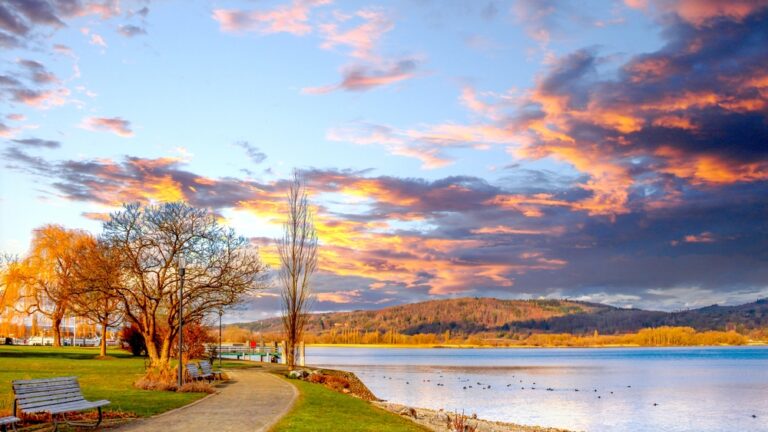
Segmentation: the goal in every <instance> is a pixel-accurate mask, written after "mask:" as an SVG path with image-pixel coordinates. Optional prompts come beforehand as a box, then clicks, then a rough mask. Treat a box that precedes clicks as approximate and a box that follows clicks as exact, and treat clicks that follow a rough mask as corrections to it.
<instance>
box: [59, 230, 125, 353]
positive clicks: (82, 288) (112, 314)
mask: <svg viewBox="0 0 768 432" xmlns="http://www.w3.org/2000/svg"><path fill="white" fill-rule="evenodd" d="M78 256H79V259H78V260H77V261H75V263H74V274H75V278H74V283H73V286H72V293H71V296H70V301H71V306H72V310H73V311H74V312H75V314H77V315H79V316H81V317H84V318H87V319H89V320H90V321H92V322H95V323H98V324H99V325H100V326H101V343H100V345H99V346H100V355H101V356H102V357H103V356H106V355H107V330H108V329H109V327H110V326H114V325H116V324H118V323H120V322H122V320H123V310H124V309H123V304H122V301H121V298H120V296H119V294H118V289H119V283H120V261H119V258H118V256H117V254H116V253H115V251H114V250H112V249H110V248H109V246H108V245H107V244H106V243H105V242H103V241H97V240H96V239H93V238H91V240H90V241H87V242H83V244H82V245H81V247H80V249H79V251H78Z"/></svg>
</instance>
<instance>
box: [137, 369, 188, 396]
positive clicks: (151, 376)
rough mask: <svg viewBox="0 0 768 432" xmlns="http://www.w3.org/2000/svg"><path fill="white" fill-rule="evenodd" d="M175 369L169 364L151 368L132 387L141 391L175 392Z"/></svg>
mask: <svg viewBox="0 0 768 432" xmlns="http://www.w3.org/2000/svg"><path fill="white" fill-rule="evenodd" d="M177 380H178V375H177V369H176V368H174V367H172V366H171V365H169V364H166V365H160V366H153V367H150V368H148V369H147V372H146V374H144V376H143V377H141V378H139V380H138V381H136V382H135V383H134V384H133V385H134V386H135V387H137V388H140V389H142V390H160V391H176V389H177V388H178V385H177Z"/></svg>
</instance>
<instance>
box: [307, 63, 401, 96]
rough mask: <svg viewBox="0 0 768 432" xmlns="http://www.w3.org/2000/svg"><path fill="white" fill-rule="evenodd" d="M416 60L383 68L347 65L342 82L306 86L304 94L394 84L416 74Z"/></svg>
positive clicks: (361, 89)
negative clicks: (320, 85)
mask: <svg viewBox="0 0 768 432" xmlns="http://www.w3.org/2000/svg"><path fill="white" fill-rule="evenodd" d="M415 69H416V60H414V59H404V60H400V61H398V62H396V63H394V64H392V65H389V66H387V67H385V68H383V69H376V68H371V67H369V66H365V65H351V66H346V67H345V68H344V69H343V71H342V76H343V79H342V81H341V82H340V83H338V84H334V85H328V86H322V87H305V88H304V89H302V93H304V94H325V93H331V92H333V91H336V90H345V91H357V92H359V91H367V90H371V89H373V88H375V87H379V86H384V85H388V84H393V83H396V82H399V81H403V80H407V79H409V78H413V77H414V76H415V72H414V71H415Z"/></svg>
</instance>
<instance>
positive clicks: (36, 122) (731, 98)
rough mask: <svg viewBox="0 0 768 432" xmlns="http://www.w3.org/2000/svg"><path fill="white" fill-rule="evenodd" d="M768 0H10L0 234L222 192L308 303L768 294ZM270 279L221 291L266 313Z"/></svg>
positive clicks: (643, 301)
mask: <svg viewBox="0 0 768 432" xmlns="http://www.w3.org/2000/svg"><path fill="white" fill-rule="evenodd" d="M766 46H768V0H749V1H747V0H732V1H728V2H723V1H718V0H623V1H621V0H612V1H611V0H605V1H596V0H595V1H587V2H576V1H570V2H569V1H562V0H521V1H509V2H505V1H494V0H487V1H486V0H439V1H438V0H392V1H383V2H378V3H377V2H370V3H369V2H363V1H348V2H347V1H339V0H291V1H281V2H274V1H266V0H253V1H232V2H230V1H173V0H160V1H149V0H136V1H127V0H124V1H117V0H97V1H95V0H6V1H2V2H0V101H1V103H0V155H2V156H1V158H2V159H1V162H0V223H1V224H0V225H1V226H0V250H1V251H3V252H6V253H13V254H20V255H23V254H24V253H25V251H26V249H27V247H28V245H29V241H30V238H31V234H32V231H33V230H34V229H35V228H37V227H39V226H42V225H44V224H48V223H56V224H61V225H64V226H66V227H69V228H79V229H86V230H89V231H91V232H93V233H94V234H99V232H100V231H101V224H102V222H103V221H104V220H105V218H108V217H109V213H110V212H114V211H116V210H118V209H119V208H120V206H121V205H122V204H123V203H128V202H137V201H138V202H141V203H157V202H164V201H175V200H185V201H187V202H189V203H190V204H192V205H194V206H199V207H206V208H209V209H211V211H213V212H215V213H216V214H217V215H219V216H220V217H221V221H222V223H225V224H227V225H230V226H232V227H233V228H234V229H235V230H236V231H237V232H238V233H239V234H241V235H244V236H247V237H249V238H251V240H252V242H253V244H254V245H255V246H258V247H259V248H260V251H261V255H262V257H263V259H264V260H265V261H266V262H268V263H270V264H272V265H276V264H277V260H276V255H275V250H274V244H273V239H275V238H276V237H278V236H279V235H280V233H281V224H282V222H283V220H284V219H285V216H284V215H285V202H286V189H287V186H288V184H289V180H290V178H291V175H292V173H293V172H294V170H298V172H299V173H300V175H301V176H302V178H303V179H304V180H305V182H306V185H307V188H308V192H309V196H310V200H311V203H312V206H313V209H314V211H315V213H316V218H315V223H316V226H317V229H318V234H319V239H320V269H319V271H318V273H317V274H316V277H315V279H314V290H315V292H316V294H317V295H316V300H315V303H314V310H316V311H335V310H353V309H373V308H381V307H386V306H391V305H397V304H402V303H409V302H415V301H422V300H428V299H438V298H449V297H463V296H492V297H498V298H510V299H518V298H519V299H530V298H569V299H577V300H584V301H592V302H599V303H606V304H610V305H614V306H619V307H639V308H648V309H656V310H679V309H687V308H695V307H701V306H707V305H710V304H714V303H718V304H740V303H746V302H751V301H754V300H757V299H758V298H763V297H766V296H768V200H766V198H767V197H768V50H766V48H765V47H766ZM278 311H279V298H278V297H277V291H276V288H275V287H272V288H270V289H268V290H266V291H263V292H261V293H260V294H259V295H256V296H254V297H253V298H250V299H249V300H248V301H247V302H246V303H245V304H244V305H243V306H241V307H239V308H238V309H237V310H233V311H230V312H229V313H228V315H229V316H228V317H227V318H228V320H230V321H236V320H243V319H255V318H261V317H266V316H272V315H274V314H275V313H277V312H278Z"/></svg>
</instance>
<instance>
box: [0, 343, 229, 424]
mask: <svg viewBox="0 0 768 432" xmlns="http://www.w3.org/2000/svg"><path fill="white" fill-rule="evenodd" d="M98 354H99V350H98V348H95V349H94V348H73V347H62V348H53V347H38V346H35V347H33V346H5V345H2V346H0V414H3V413H5V414H8V413H10V411H11V410H12V409H13V390H12V389H11V381H13V380H17V379H33V378H48V377H57V376H76V377H78V380H79V381H80V387H81V388H82V390H83V394H84V395H85V398H86V399H90V400H94V399H108V400H110V401H111V402H112V403H111V404H110V405H108V406H107V407H106V408H105V410H120V411H124V412H132V413H135V414H136V415H138V416H142V417H146V416H151V415H154V414H157V413H161V412H163V411H168V410H170V409H173V408H177V407H180V406H182V405H186V404H188V403H190V402H192V401H195V400H197V399H200V398H202V397H204V396H205V394H203V393H176V392H160V391H148V390H139V389H137V388H134V387H133V382H134V381H136V380H137V379H138V378H139V377H140V376H141V375H143V374H144V358H143V357H132V356H131V355H130V354H128V353H126V352H124V351H118V350H110V351H109V352H108V354H109V355H110V356H112V357H115V358H113V359H109V360H96V359H95V358H94V357H95V356H97V355H98ZM230 363H232V362H224V365H223V366H225V367H231V366H232V365H231V364H230Z"/></svg>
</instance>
